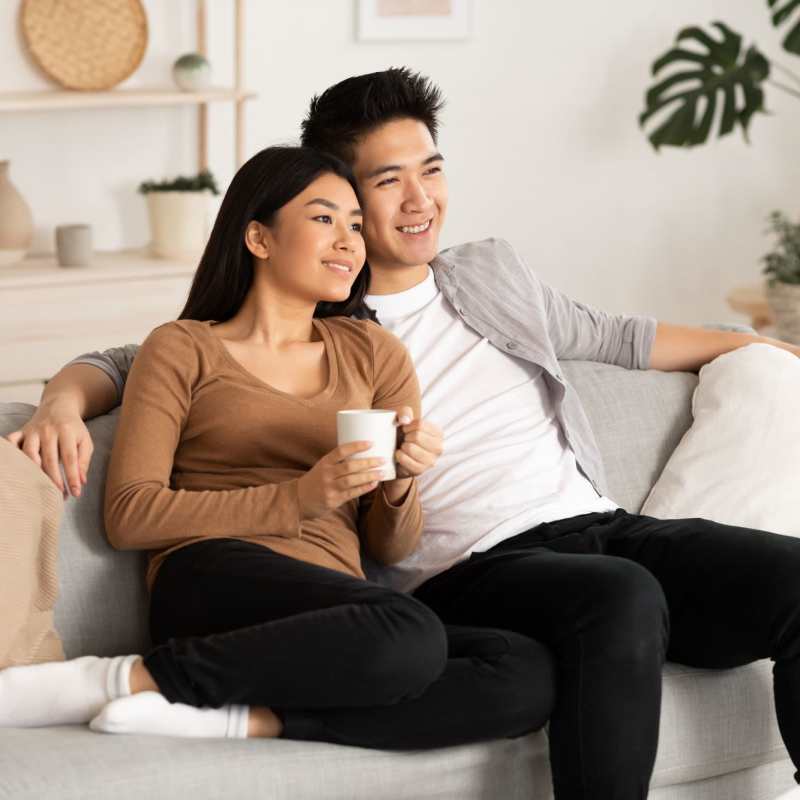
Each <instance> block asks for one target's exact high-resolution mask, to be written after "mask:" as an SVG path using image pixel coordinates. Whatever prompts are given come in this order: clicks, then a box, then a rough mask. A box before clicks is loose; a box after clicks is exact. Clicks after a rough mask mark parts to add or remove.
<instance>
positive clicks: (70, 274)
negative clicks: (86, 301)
mask: <svg viewBox="0 0 800 800" xmlns="http://www.w3.org/2000/svg"><path fill="white" fill-rule="evenodd" d="M201 255H202V253H198V254H197V257H196V258H192V259H186V260H185V261H178V260H175V259H161V258H153V257H152V256H151V255H150V254H149V251H148V249H147V248H132V249H129V250H97V251H95V252H94V253H93V254H92V261H91V264H89V265H88V266H85V267H60V266H59V265H58V262H57V261H56V257H55V256H54V255H40V256H29V257H28V258H25V259H23V260H22V261H20V262H18V263H17V264H13V265H9V266H5V267H0V297H3V296H4V290H10V289H20V288H29V289H33V288H36V289H43V288H49V287H54V286H73V285H78V284H82V283H96V282H97V281H104V282H106V283H108V282H117V281H128V280H140V279H142V278H169V277H176V276H180V277H186V276H192V275H194V272H195V270H196V269H197V265H198V263H199V261H200V256H201Z"/></svg>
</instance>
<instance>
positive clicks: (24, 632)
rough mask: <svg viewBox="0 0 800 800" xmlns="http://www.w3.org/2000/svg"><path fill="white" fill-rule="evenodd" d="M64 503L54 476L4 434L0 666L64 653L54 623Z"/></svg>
mask: <svg viewBox="0 0 800 800" xmlns="http://www.w3.org/2000/svg"><path fill="white" fill-rule="evenodd" d="M63 508H64V501H63V499H62V497H61V492H60V491H59V490H58V488H57V487H56V486H55V484H54V483H53V481H51V480H50V479H49V478H48V477H47V475H45V474H44V472H42V470H41V469H39V467H37V466H36V464H34V463H33V462H32V461H31V460H30V459H29V458H28V457H27V456H26V455H25V454H24V453H23V452H22V451H21V450H19V448H17V447H16V446H15V445H14V444H12V443H11V442H9V441H8V440H6V439H3V438H0V609H2V617H0V669H3V668H5V667H10V666H16V665H22V664H38V663H39V662H42V661H61V660H63V658H64V650H63V648H62V645H61V639H60V638H59V636H58V633H57V632H56V629H55V627H54V623H53V608H54V606H55V602H56V596H57V594H58V574H57V561H58V530H59V527H60V523H61V513H62V511H63Z"/></svg>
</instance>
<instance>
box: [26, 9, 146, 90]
mask: <svg viewBox="0 0 800 800" xmlns="http://www.w3.org/2000/svg"><path fill="white" fill-rule="evenodd" d="M21 22H22V35H23V38H24V39H25V43H26V44H27V46H28V49H29V50H30V53H31V56H32V57H33V59H34V61H36V63H37V64H38V65H39V66H40V67H41V68H42V69H43V70H44V71H45V72H46V73H47V74H48V75H49V76H50V77H51V78H52V79H53V80H54V81H56V82H57V83H59V84H61V86H64V87H65V88H67V89H81V90H84V91H102V90H104V89H110V88H111V87H112V86H116V85H117V84H118V83H120V82H121V81H124V80H125V78H127V77H128V76H129V75H131V74H132V73H133V72H134V70H135V69H136V68H137V67H138V66H139V64H140V63H141V61H142V58H143V57H144V51H145V50H146V49H147V16H146V14H145V11H144V7H143V6H142V3H141V0H23V2H22V10H21Z"/></svg>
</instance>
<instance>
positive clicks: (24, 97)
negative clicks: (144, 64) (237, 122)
mask: <svg viewBox="0 0 800 800" xmlns="http://www.w3.org/2000/svg"><path fill="white" fill-rule="evenodd" d="M255 96H256V94H255V92H248V91H241V90H237V89H229V88H224V87H219V88H210V89H204V90H203V91H198V92H181V91H179V90H175V89H115V90H113V91H110V92H76V91H57V90H43V91H37V92H0V111H52V110H56V109H71V108H110V107H116V108H120V107H124V106H179V105H200V104H201V103H215V102H222V101H228V102H230V101H232V102H236V103H238V102H242V101H243V100H250V99H252V98H253V97H255Z"/></svg>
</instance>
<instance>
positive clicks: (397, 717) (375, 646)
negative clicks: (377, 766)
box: [144, 539, 555, 749]
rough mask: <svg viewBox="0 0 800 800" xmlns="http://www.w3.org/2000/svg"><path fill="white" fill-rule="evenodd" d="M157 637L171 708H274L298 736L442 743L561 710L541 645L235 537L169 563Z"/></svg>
mask: <svg viewBox="0 0 800 800" xmlns="http://www.w3.org/2000/svg"><path fill="white" fill-rule="evenodd" d="M150 632H151V637H152V640H153V644H154V648H153V649H152V650H151V651H150V652H149V653H148V654H146V655H145V657H144V664H145V666H146V667H147V668H148V670H149V671H150V673H151V674H152V676H153V679H154V680H155V682H156V684H157V685H158V687H159V689H160V690H161V692H162V694H163V695H164V696H165V697H166V698H167V699H168V700H169V701H170V702H181V703H188V704H190V705H194V706H211V707H215V708H218V707H220V706H222V705H224V704H226V703H241V704H246V705H250V706H266V707H269V708H270V709H272V710H273V711H274V712H275V713H276V714H277V715H278V717H279V718H280V719H281V721H282V723H283V733H282V736H283V737H285V738H290V739H314V740H320V741H327V742H336V743H339V744H348V745H358V746H362V747H375V748H385V749H414V748H423V747H443V746H448V745H456V744H463V743H467V742H474V741H480V740H484V739H496V738H503V737H515V736H521V735H522V734H525V733H528V732H530V731H534V730H538V729H539V728H541V727H542V726H543V725H544V724H545V722H546V721H547V720H548V718H549V716H550V712H551V710H552V708H553V705H554V703H555V665H554V662H553V658H552V656H551V655H550V652H549V650H548V649H547V648H546V647H544V646H543V645H541V644H539V643H537V642H535V641H533V640H532V639H529V638H528V637H526V636H524V635H522V634H518V633H513V632H510V631H505V630H499V629H495V628H477V627H472V626H469V627H467V626H452V627H451V626H445V625H443V624H442V623H441V621H440V620H439V618H438V617H437V616H436V615H435V614H434V612H433V611H431V610H430V609H429V608H428V607H427V606H425V605H424V604H423V603H421V602H420V601H418V600H416V599H414V598H413V597H411V596H409V595H406V594H402V593H399V592H395V591H392V590H390V589H387V588H384V587H381V586H379V585H377V584H374V583H371V582H369V581H366V580H361V579H358V578H354V577H351V576H349V575H346V574H344V573H341V572H338V571H335V570H331V569H326V568H324V567H318V566H315V565H313V564H307V563H305V562H302V561H299V560H297V559H293V558H289V557H287V556H283V555H280V554H278V553H275V552H274V551H272V550H269V549H267V548H266V547H262V546H260V545H257V544H252V543H249V542H243V541H240V540H236V539H212V540H208V541H204V542H198V543H195V544H192V545H188V546H187V547H184V548H182V549H180V550H177V551H175V552H174V553H172V554H170V555H169V556H167V558H166V559H165V561H164V563H163V564H162V565H161V568H160V570H159V572H158V574H157V576H156V581H155V584H154V586H153V591H152V594H151V602H150Z"/></svg>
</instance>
